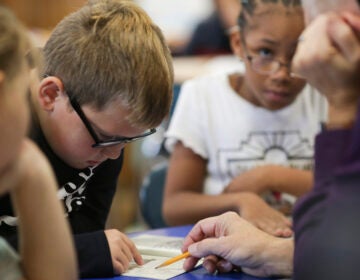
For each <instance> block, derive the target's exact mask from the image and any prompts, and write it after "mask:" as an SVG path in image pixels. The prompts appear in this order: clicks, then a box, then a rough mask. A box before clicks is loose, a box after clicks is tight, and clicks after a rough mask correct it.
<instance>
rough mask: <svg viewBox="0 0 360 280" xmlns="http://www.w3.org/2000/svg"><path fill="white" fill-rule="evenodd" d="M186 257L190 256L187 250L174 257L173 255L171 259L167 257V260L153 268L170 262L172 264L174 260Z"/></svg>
mask: <svg viewBox="0 0 360 280" xmlns="http://www.w3.org/2000/svg"><path fill="white" fill-rule="evenodd" d="M187 257H190V253H189V252H185V253H183V254H181V255H178V256H176V257H173V258H171V259H168V260H167V261H165V262H163V263H162V264H160V265H158V266H157V267H155V269H158V268H160V267H163V266H167V265H170V264H173V263H174V262H177V261H179V260H182V259H185V258H187Z"/></svg>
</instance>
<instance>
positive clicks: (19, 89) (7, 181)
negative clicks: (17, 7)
mask: <svg viewBox="0 0 360 280" xmlns="http://www.w3.org/2000/svg"><path fill="white" fill-rule="evenodd" d="M0 30H1V32H0V114H1V117H0V130H1V137H0V149H1V150H0V155H1V162H0V194H1V195H2V194H4V193H5V192H9V193H10V196H11V199H12V202H13V203H14V208H15V211H16V213H17V215H18V217H19V227H20V256H18V255H17V253H15V251H14V250H13V249H12V248H11V247H10V245H9V244H8V243H7V242H6V241H5V240H4V239H3V238H2V237H0V278H1V279H6V280H7V279H9V280H10V279H20V278H21V279H25V278H26V279H34V280H41V279H63V280H70V279H76V278H77V273H76V272H77V270H76V258H75V251H74V248H73V246H72V245H73V244H72V239H71V234H70V229H69V226H68V224H67V223H66V221H65V219H64V217H63V215H64V214H63V209H62V207H61V205H60V203H59V202H58V199H57V197H56V182H55V179H54V174H53V172H52V170H51V168H50V165H49V163H48V162H47V160H46V158H45V157H44V156H43V154H42V153H41V152H40V151H39V150H38V148H36V146H35V145H34V144H33V143H32V142H31V141H30V140H25V138H24V137H25V134H26V131H27V127H28V121H29V109H28V102H27V96H26V90H27V87H28V85H29V67H28V65H27V63H26V60H25V54H26V51H27V50H28V49H29V42H28V40H27V38H26V35H25V31H24V29H23V27H22V26H21V24H20V23H19V22H18V21H17V20H16V18H15V17H14V16H13V15H12V14H11V13H10V12H9V11H8V10H7V9H6V8H4V7H2V6H0ZM49 221H51V227H49ZM34 252H36V253H35V254H34ZM20 263H21V265H20Z"/></svg>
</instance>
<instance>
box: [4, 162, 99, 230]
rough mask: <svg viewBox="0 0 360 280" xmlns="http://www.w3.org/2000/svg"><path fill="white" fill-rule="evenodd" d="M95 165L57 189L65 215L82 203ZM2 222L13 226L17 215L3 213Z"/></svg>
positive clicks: (78, 207) (16, 221)
mask: <svg viewBox="0 0 360 280" xmlns="http://www.w3.org/2000/svg"><path fill="white" fill-rule="evenodd" d="M96 167H97V166H92V167H88V168H86V169H85V170H82V171H80V172H79V173H78V174H77V176H74V178H73V180H72V181H71V182H67V183H66V184H64V185H63V186H62V187H61V188H60V189H59V190H58V192H57V196H58V198H59V199H61V200H63V201H64V205H65V212H66V216H67V215H68V214H69V213H71V212H72V211H76V210H79V209H80V208H81V206H82V205H83V203H84V201H85V199H86V196H85V195H84V191H85V189H86V186H87V182H88V181H89V180H90V178H91V177H92V176H93V175H94V169H95V168H96ZM3 223H4V224H6V225H7V226H12V227H14V226H17V225H18V219H17V217H12V216H5V215H4V216H1V217H0V226H1V225H2V224H3Z"/></svg>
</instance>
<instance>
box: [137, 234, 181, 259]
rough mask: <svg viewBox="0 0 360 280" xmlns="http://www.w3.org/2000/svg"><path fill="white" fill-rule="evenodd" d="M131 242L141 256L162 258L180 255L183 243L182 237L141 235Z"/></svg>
mask: <svg viewBox="0 0 360 280" xmlns="http://www.w3.org/2000/svg"><path fill="white" fill-rule="evenodd" d="M131 240H132V241H133V242H134V243H135V245H136V248H137V249H138V250H139V252H140V253H141V254H144V255H150V256H152V255H154V256H162V257H174V256H177V255H180V254H181V253H182V252H181V247H182V244H183V241H184V238H182V237H171V236H161V235H150V234H141V235H138V236H136V237H134V238H131Z"/></svg>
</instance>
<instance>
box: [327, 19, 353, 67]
mask: <svg viewBox="0 0 360 280" xmlns="http://www.w3.org/2000/svg"><path fill="white" fill-rule="evenodd" d="M348 18H349V21H351V22H352V24H353V26H354V28H356V27H357V28H359V29H358V30H357V31H356V30H354V29H353V27H352V26H350V25H349V24H346V23H345V22H344V20H342V19H341V18H340V17H332V18H331V20H330V21H329V24H328V26H327V31H328V35H329V37H330V39H331V40H332V43H333V45H334V46H336V47H337V49H338V50H339V52H340V53H341V54H342V55H343V56H344V57H345V59H346V60H347V61H349V62H356V61H357V60H358V59H359V57H360V48H359V37H358V36H357V35H356V32H358V34H360V17H359V16H358V17H354V16H353V15H350V14H348Z"/></svg>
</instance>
